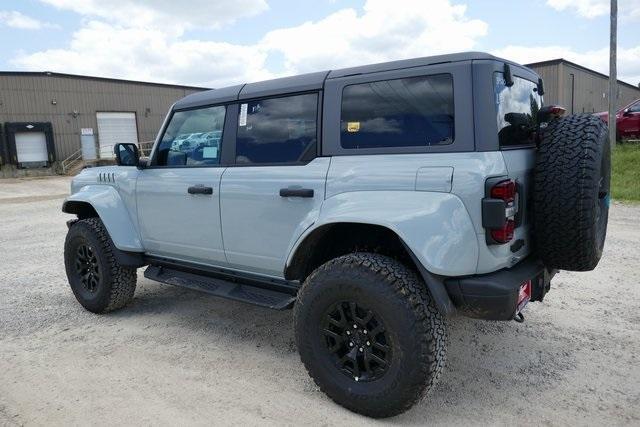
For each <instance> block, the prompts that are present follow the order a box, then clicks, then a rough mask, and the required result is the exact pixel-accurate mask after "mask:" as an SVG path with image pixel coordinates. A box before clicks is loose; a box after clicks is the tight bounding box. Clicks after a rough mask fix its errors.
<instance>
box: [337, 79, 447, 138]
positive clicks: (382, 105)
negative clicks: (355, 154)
mask: <svg viewBox="0 0 640 427" xmlns="http://www.w3.org/2000/svg"><path fill="white" fill-rule="evenodd" d="M454 138H455V135H454V105H453V77H452V76H451V75H450V74H438V75H432V76H419V77H410V78H404V79H393V80H381V81H376V82H368V83H362V84H354V85H349V86H345V88H344V89H343V91H342V106H341V116H340V144H341V146H342V148H346V149H358V148H379V147H420V146H424V147H427V146H433V145H446V144H451V143H452V142H453V140H454Z"/></svg>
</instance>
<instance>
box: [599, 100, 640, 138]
mask: <svg viewBox="0 0 640 427" xmlns="http://www.w3.org/2000/svg"><path fill="white" fill-rule="evenodd" d="M595 115H596V116H598V117H600V118H601V119H602V120H604V121H605V123H608V122H609V113H608V112H606V111H603V112H601V113H595ZM616 134H617V136H616V139H617V140H621V139H632V138H634V139H640V99H636V100H635V101H633V102H632V103H631V104H629V105H627V106H626V107H624V108H622V109H620V110H619V111H618V112H617V113H616Z"/></svg>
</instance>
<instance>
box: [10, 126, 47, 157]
mask: <svg viewBox="0 0 640 427" xmlns="http://www.w3.org/2000/svg"><path fill="white" fill-rule="evenodd" d="M15 138H16V156H17V157H18V163H29V162H46V161H47V160H48V152H47V138H46V136H45V134H44V132H16V134H15Z"/></svg>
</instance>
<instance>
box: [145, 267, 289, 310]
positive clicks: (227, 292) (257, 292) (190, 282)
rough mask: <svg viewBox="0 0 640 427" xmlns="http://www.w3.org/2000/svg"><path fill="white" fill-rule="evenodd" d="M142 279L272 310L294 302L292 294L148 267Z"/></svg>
mask: <svg viewBox="0 0 640 427" xmlns="http://www.w3.org/2000/svg"><path fill="white" fill-rule="evenodd" d="M144 277H146V278H147V279H151V280H155V281H158V282H161V283H166V284H169V285H174V286H180V287H183V288H188V289H193V290H197V291H201V292H205V293H207V294H210V295H215V296H218V297H222V298H227V299H231V300H234V301H241V302H245V303H249V304H253V305H258V306H261V307H267V308H272V309H274V310H284V309H287V308H291V306H293V303H294V302H295V300H296V297H295V295H294V294H290V293H287V292H281V291H277V290H273V289H266V288H264V287H260V286H254V285H250V284H246V283H237V282H235V281H230V280H226V279H222V278H217V277H211V276H203V275H200V274H197V273H189V272H185V271H181V270H175V269H171V268H164V267H160V266H155V265H152V266H149V267H148V268H147V269H146V270H145V272H144Z"/></svg>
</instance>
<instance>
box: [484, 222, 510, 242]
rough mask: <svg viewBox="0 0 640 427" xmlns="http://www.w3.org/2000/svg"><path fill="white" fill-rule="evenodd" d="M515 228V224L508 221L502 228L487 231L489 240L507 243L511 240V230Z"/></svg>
mask: <svg viewBox="0 0 640 427" xmlns="http://www.w3.org/2000/svg"><path fill="white" fill-rule="evenodd" d="M515 228H516V222H515V221H514V220H512V219H508V220H507V221H506V222H505V223H504V226H503V227H502V228H493V229H491V230H489V232H490V233H491V238H492V239H493V240H495V241H496V242H497V243H507V242H510V241H511V239H513V230H514V229H515Z"/></svg>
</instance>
